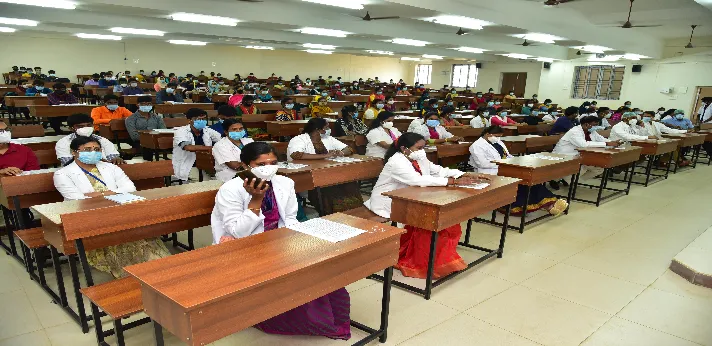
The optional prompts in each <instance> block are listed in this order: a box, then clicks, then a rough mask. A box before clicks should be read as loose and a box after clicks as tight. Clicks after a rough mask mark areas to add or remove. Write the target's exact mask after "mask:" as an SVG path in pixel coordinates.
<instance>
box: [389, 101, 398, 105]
mask: <svg viewBox="0 0 712 346" xmlns="http://www.w3.org/2000/svg"><path fill="white" fill-rule="evenodd" d="M394 103H396V101H393V100H391V101H388V104H389V105H392V104H394Z"/></svg>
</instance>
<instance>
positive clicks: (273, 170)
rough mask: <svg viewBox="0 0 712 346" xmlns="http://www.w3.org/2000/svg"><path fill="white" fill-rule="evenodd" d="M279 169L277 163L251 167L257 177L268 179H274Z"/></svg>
mask: <svg viewBox="0 0 712 346" xmlns="http://www.w3.org/2000/svg"><path fill="white" fill-rule="evenodd" d="M277 170H279V166H277V165H267V166H258V167H252V169H251V171H252V173H253V174H254V175H255V176H256V177H258V178H260V179H262V180H266V181H272V178H274V176H275V174H277Z"/></svg>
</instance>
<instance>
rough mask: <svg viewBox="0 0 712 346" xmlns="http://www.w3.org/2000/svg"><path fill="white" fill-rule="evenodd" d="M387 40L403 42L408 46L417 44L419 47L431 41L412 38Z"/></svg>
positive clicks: (396, 42) (397, 42)
mask: <svg viewBox="0 0 712 346" xmlns="http://www.w3.org/2000/svg"><path fill="white" fill-rule="evenodd" d="M387 42H393V43H395V44H402V45H406V46H417V47H423V46H425V45H426V44H428V43H430V42H425V41H420V40H411V39H408V38H394V39H392V40H390V41H387Z"/></svg>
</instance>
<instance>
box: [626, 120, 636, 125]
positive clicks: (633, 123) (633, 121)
mask: <svg viewBox="0 0 712 346" xmlns="http://www.w3.org/2000/svg"><path fill="white" fill-rule="evenodd" d="M637 124H638V119H631V121H629V122H628V125H630V126H635V125H637Z"/></svg>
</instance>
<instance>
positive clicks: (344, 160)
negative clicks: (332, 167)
mask: <svg viewBox="0 0 712 346" xmlns="http://www.w3.org/2000/svg"><path fill="white" fill-rule="evenodd" d="M327 160H329V161H334V162H339V163H351V162H361V161H363V160H361V159H357V158H355V157H332V158H330V159H327Z"/></svg>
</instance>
